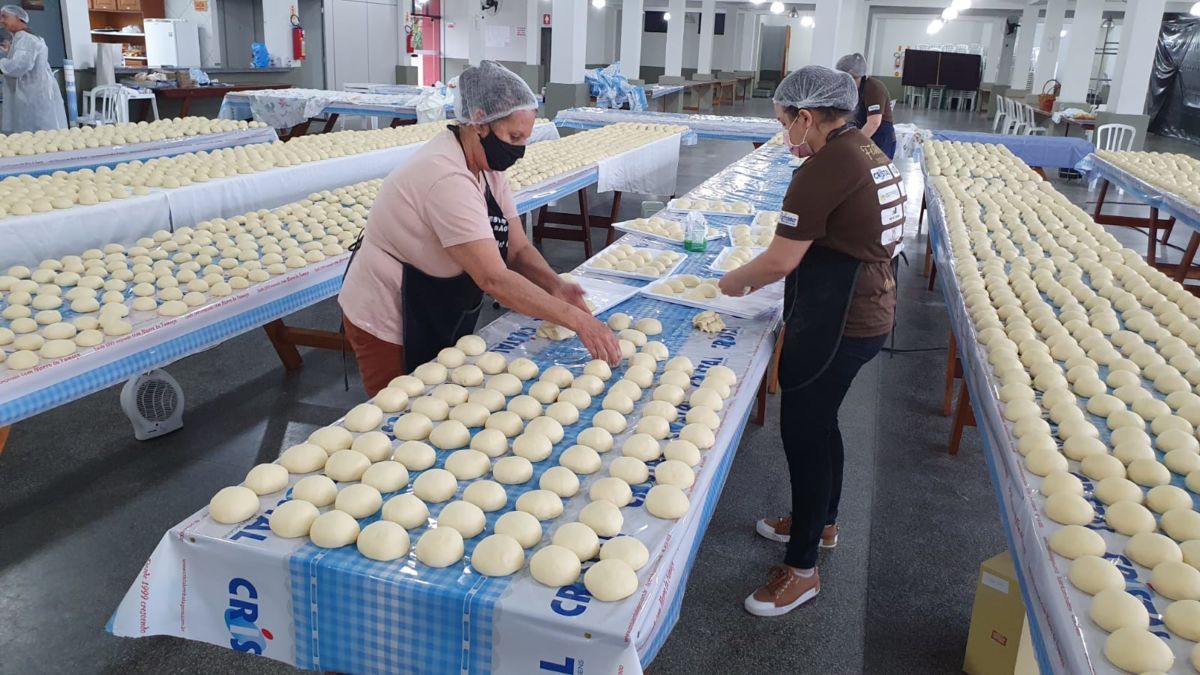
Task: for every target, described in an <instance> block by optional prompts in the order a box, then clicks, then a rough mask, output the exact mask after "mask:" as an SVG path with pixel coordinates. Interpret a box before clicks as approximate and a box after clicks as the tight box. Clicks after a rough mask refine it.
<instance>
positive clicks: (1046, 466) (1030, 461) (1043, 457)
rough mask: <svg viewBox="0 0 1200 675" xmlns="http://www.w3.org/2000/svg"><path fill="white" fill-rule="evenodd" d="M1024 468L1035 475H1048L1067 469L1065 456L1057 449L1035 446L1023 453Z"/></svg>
mask: <svg viewBox="0 0 1200 675" xmlns="http://www.w3.org/2000/svg"><path fill="white" fill-rule="evenodd" d="M1025 468H1026V469H1028V470H1029V472H1030V473H1032V474H1034V475H1037V476H1048V475H1050V474H1052V473H1057V472H1060V471H1066V470H1067V469H1068V465H1067V458H1066V457H1063V456H1062V453H1060V452H1059V451H1058V450H1057V449H1049V448H1036V449H1034V450H1032V451H1030V452H1029V454H1027V455H1025Z"/></svg>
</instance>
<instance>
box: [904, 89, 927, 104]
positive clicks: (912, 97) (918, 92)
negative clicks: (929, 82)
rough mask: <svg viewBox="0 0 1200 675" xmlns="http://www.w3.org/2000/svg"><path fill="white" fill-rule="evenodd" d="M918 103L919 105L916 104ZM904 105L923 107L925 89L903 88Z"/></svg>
mask: <svg viewBox="0 0 1200 675" xmlns="http://www.w3.org/2000/svg"><path fill="white" fill-rule="evenodd" d="M918 101H919V103H918ZM904 104H905V105H907V106H909V107H912V108H916V107H918V106H919V107H922V108H924V107H925V88H924V87H905V88H904Z"/></svg>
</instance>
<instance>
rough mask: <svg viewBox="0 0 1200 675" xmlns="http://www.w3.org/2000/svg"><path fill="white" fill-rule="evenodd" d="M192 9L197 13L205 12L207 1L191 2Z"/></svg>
mask: <svg viewBox="0 0 1200 675" xmlns="http://www.w3.org/2000/svg"><path fill="white" fill-rule="evenodd" d="M192 7H194V8H195V9H196V11H197V12H207V11H208V0H192Z"/></svg>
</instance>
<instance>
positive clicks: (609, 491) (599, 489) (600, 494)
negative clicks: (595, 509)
mask: <svg viewBox="0 0 1200 675" xmlns="http://www.w3.org/2000/svg"><path fill="white" fill-rule="evenodd" d="M588 497H589V498H590V499H591V500H592V501H601V500H603V501H609V502H612V503H613V504H615V505H617V506H618V507H622V506H627V505H628V504H629V502H631V501H633V491H632V490H631V489H630V488H629V483H626V482H625V481H623V480H621V479H620V478H613V477H611V476H610V477H607V478H601V479H599V480H597V481H596V482H595V483H593V484H592V487H591V488H590V489H589V490H588Z"/></svg>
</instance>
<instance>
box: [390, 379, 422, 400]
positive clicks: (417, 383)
mask: <svg viewBox="0 0 1200 675" xmlns="http://www.w3.org/2000/svg"><path fill="white" fill-rule="evenodd" d="M388 386H389V387H396V388H397V389H400V390H402V391H403V392H404V393H406V394H408V395H409V396H419V395H420V394H423V393H425V383H424V382H422V381H421V380H420V378H418V377H416V376H414V375H401V376H400V377H397V378H394V379H393V380H392V381H391V382H389V383H388Z"/></svg>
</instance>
